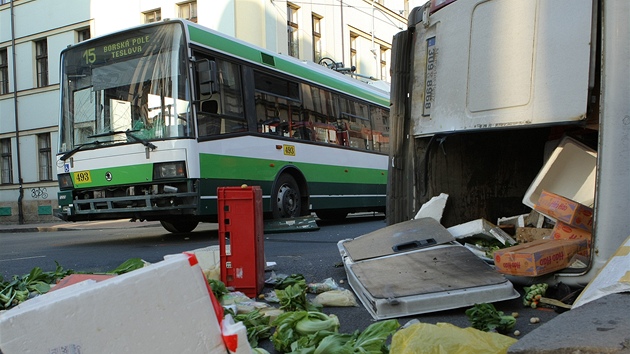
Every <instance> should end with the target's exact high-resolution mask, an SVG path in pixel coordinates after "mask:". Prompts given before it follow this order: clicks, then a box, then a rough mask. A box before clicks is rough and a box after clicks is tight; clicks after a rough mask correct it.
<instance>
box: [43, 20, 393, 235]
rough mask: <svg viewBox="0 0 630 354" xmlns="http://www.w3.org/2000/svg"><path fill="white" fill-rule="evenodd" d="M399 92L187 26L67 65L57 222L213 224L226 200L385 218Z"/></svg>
mask: <svg viewBox="0 0 630 354" xmlns="http://www.w3.org/2000/svg"><path fill="white" fill-rule="evenodd" d="M388 121H389V93H388V92H385V91H383V90H381V89H378V88H376V87H375V86H374V85H369V84H367V83H364V82H361V81H359V80H357V79H354V78H352V77H349V76H346V75H343V74H341V73H338V72H335V71H334V70H330V69H329V68H327V67H325V66H322V65H317V64H315V63H312V62H305V61H300V60H297V59H295V58H291V57H288V56H284V55H279V54H275V53H272V52H270V51H267V50H264V49H261V48H258V47H255V46H252V45H250V44H247V43H245V42H243V41H240V40H237V39H234V38H231V37H229V36H226V35H223V34H221V33H218V32H216V31H213V30H210V29H207V28H204V27H202V26H199V25H197V24H195V23H191V22H187V21H185V20H169V21H163V22H160V23H155V24H149V25H144V26H140V27H136V28H132V29H129V30H126V31H121V32H118V33H113V34H110V35H107V36H103V37H100V38H94V39H91V40H88V41H85V42H81V43H79V44H76V45H73V46H71V47H69V48H67V49H65V50H64V51H63V52H62V53H61V117H60V123H59V124H60V125H59V153H58V155H57V173H58V180H59V187H60V191H59V206H60V208H59V209H58V210H56V215H57V216H58V217H60V218H61V219H63V220H67V221H85V220H106V219H120V218H130V219H136V220H159V221H160V222H161V223H162V225H163V226H164V227H165V228H166V229H167V230H168V231H171V232H189V231H192V230H193V229H194V228H195V227H196V226H197V224H198V223H199V222H216V217H217V188H218V187H223V186H241V185H243V184H247V185H252V186H254V185H255V186H260V187H261V188H262V191H263V210H264V213H265V217H267V218H275V219H282V218H292V217H298V216H304V215H309V214H310V213H312V212H314V213H316V214H317V215H318V216H319V217H320V218H342V217H345V216H346V215H347V214H348V213H352V212H361V211H375V212H384V211H385V202H386V195H385V194H386V184H387V165H388V149H389V124H388Z"/></svg>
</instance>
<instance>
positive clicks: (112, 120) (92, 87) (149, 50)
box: [59, 24, 194, 152]
mask: <svg viewBox="0 0 630 354" xmlns="http://www.w3.org/2000/svg"><path fill="white" fill-rule="evenodd" d="M185 63H186V55H185V41H184V37H183V33H182V28H181V25H180V24H162V25H157V26H149V27H145V28H143V29H139V30H134V31H133V32H124V33H121V34H116V35H113V36H107V37H103V38H101V39H98V40H92V41H89V42H86V43H84V44H80V45H77V46H75V47H73V48H70V49H69V50H67V51H65V52H64V53H63V55H62V64H61V70H62V72H61V86H62V87H61V95H62V96H61V107H62V108H61V125H60V131H59V133H60V139H59V140H60V141H59V143H60V146H59V147H60V152H66V151H69V150H73V149H77V148H80V147H81V146H85V145H93V146H95V147H96V146H100V145H102V144H104V145H111V144H124V143H127V142H129V143H135V142H138V141H139V140H140V141H144V142H146V141H148V140H160V139H171V138H182V137H189V136H191V134H193V132H194V129H193V128H194V127H193V126H191V124H192V121H193V120H192V119H191V117H192V114H191V107H190V99H189V98H190V91H189V82H188V71H187V70H186V65H185Z"/></svg>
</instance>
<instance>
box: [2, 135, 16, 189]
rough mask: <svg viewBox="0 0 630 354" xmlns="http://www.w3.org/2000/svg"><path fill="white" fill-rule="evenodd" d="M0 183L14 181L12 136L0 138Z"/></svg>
mask: <svg viewBox="0 0 630 354" xmlns="http://www.w3.org/2000/svg"><path fill="white" fill-rule="evenodd" d="M0 159H1V160H2V161H0V183H2V184H11V183H13V164H12V162H11V138H5V139H0Z"/></svg>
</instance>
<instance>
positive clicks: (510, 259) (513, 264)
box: [494, 239, 587, 277]
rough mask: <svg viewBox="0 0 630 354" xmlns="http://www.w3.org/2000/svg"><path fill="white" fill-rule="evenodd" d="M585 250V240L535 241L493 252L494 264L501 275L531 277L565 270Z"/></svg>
mask: <svg viewBox="0 0 630 354" xmlns="http://www.w3.org/2000/svg"><path fill="white" fill-rule="evenodd" d="M586 249H587V242H586V240H579V239H578V240H553V239H552V240H536V241H532V242H529V243H524V244H520V245H516V246H512V247H508V248H503V249H500V250H497V251H495V252H494V264H495V266H496V267H497V270H498V271H499V272H501V273H503V274H510V275H520V276H528V277H533V276H539V275H543V274H547V273H551V272H555V271H557V270H560V269H564V268H566V267H567V266H568V265H569V261H570V260H571V258H572V257H573V256H574V255H575V254H576V253H578V252H581V251H584V250H586Z"/></svg>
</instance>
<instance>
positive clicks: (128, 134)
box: [88, 129, 157, 150]
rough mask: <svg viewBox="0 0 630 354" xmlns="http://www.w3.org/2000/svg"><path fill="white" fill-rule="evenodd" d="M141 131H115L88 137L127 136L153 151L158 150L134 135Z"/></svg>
mask: <svg viewBox="0 0 630 354" xmlns="http://www.w3.org/2000/svg"><path fill="white" fill-rule="evenodd" d="M138 131H139V130H129V129H127V130H113V131H111V132H107V133H101V134H95V135H90V136H88V138H99V137H103V136H111V135H116V134H125V135H126V136H127V137H130V138H132V139H134V140H135V141H137V142H139V143H142V145H144V146H146V147H148V148H149V149H151V150H155V149H157V146H155V145H153V144H151V143H150V142H149V141H147V140H144V139H142V138H140V137H138V136H136V135H134V134H132V133H135V132H138Z"/></svg>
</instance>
